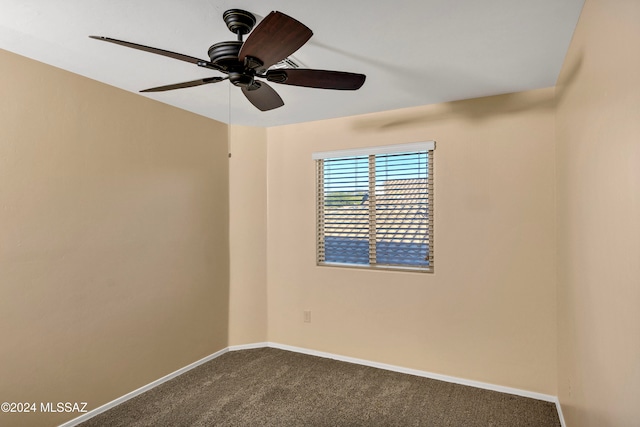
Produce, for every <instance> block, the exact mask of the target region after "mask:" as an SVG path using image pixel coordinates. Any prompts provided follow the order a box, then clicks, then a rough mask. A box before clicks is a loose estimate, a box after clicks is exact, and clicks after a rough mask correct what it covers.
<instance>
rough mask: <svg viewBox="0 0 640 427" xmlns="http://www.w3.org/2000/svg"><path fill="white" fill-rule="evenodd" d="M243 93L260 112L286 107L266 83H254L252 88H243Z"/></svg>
mask: <svg viewBox="0 0 640 427" xmlns="http://www.w3.org/2000/svg"><path fill="white" fill-rule="evenodd" d="M242 93H244V96H246V97H247V99H248V100H249V102H251V103H252V104H253V105H254V106H255V107H256V108H257V109H258V110H260V111H269V110H273V109H274V108H278V107H282V106H283V105H284V101H282V98H280V95H278V93H277V92H276V91H275V90H273V88H272V87H271V86H269V85H268V84H266V83H264V82H258V81H254V82H253V84H252V85H251V86H243V87H242Z"/></svg>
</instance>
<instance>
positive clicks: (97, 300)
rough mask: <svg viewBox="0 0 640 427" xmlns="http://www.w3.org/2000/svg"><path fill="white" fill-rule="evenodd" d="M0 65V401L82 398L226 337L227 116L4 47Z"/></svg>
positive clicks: (39, 417)
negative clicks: (196, 110) (216, 117)
mask: <svg viewBox="0 0 640 427" xmlns="http://www.w3.org/2000/svg"><path fill="white" fill-rule="evenodd" d="M0 69H2V75H1V77H0V94H1V96H0V233H1V239H0V294H1V297H0V337H2V338H1V341H0V397H1V399H0V400H1V401H9V402H11V401H15V402H18V401H20V402H24V401H28V402H58V401H70V402H88V404H89V405H88V408H89V409H94V408H96V407H97V406H99V405H101V404H104V403H106V402H108V401H110V400H111V399H114V398H117V397H120V396H122V395H124V394H126V393H128V392H130V391H132V390H134V389H136V388H138V387H140V386H142V385H145V384H147V383H149V382H151V381H153V380H156V379H158V378H160V377H162V376H163V375H166V374H168V373H170V372H172V371H174V370H176V369H178V368H181V367H183V366H185V365H188V364H189V363H191V362H194V361H196V360H198V359H200V358H202V357H204V356H207V355H209V354H211V353H213V352H215V351H217V350H219V349H222V348H224V347H226V345H227V333H228V298H229V296H228V292H229V290H228V226H227V224H228V163H227V162H228V159H227V127H226V125H224V124H221V123H217V122H215V121H212V120H210V119H206V118H203V117H200V116H196V115H193V114H191V113H187V112H184V111H181V110H177V109H175V108H172V107H169V106H167V105H164V104H160V103H157V102H153V101H151V100H147V99H144V98H143V97H140V96H137V95H134V94H130V93H127V92H124V91H121V90H118V89H115V88H113V87H109V86H106V85H103V84H100V83H97V82H95V81H91V80H88V79H85V78H82V77H79V76H76V75H73V74H71V73H68V72H65V71H62V70H59V69H55V68H52V67H50V66H46V65H43V64H40V63H37V62H34V61H31V60H28V59H25V58H22V57H19V56H16V55H14V54H11V53H8V52H5V51H0ZM77 415H78V414H66V415H65V414H60V415H52V414H24V415H16V414H0V425H3V426H8V425H53V424H57V423H60V422H62V421H65V420H66V419H70V418H74V417H75V416H77Z"/></svg>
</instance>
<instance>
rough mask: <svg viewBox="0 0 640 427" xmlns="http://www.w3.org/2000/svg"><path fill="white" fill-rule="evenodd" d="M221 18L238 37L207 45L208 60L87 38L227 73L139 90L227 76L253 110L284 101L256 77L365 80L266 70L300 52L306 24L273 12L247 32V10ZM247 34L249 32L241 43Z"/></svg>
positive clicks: (313, 83)
mask: <svg viewBox="0 0 640 427" xmlns="http://www.w3.org/2000/svg"><path fill="white" fill-rule="evenodd" d="M222 18H223V19H224V22H225V23H226V24H227V28H229V31H231V32H232V33H235V34H236V35H237V41H224V42H219V43H216V44H214V45H213V46H211V47H210V48H209V51H208V56H209V60H208V61H206V60H202V59H199V58H194V57H192V56H188V55H183V54H181V53H176V52H171V51H168V50H164V49H158V48H155V47H149V46H144V45H141V44H137V43H131V42H127V41H124V40H116V39H112V38H109V37H102V36H89V37H91V38H93V39H96V40H102V41H105V42H109V43H115V44H119V45H122V46H126V47H130V48H133V49H138V50H143V51H146V52H151V53H155V54H158V55H163V56H167V57H169V58H174V59H178V60H181V61H185V62H190V63H192V64H196V65H197V66H199V67H204V68H208V69H212V70H216V71H219V72H221V73H224V74H226V77H206V78H203V79H199V80H193V81H189V82H183V83H176V84H171V85H166V86H159V87H154V88H151V89H145V90H141V91H140V92H161V91H166V90H173V89H182V88H186V87H193V86H200V85H205V84H209V83H218V82H221V81H223V80H227V79H228V80H229V81H230V82H231V83H232V84H233V85H235V86H238V87H240V88H241V89H242V93H243V94H244V95H245V96H246V97H247V99H248V100H249V102H251V103H252V104H253V105H254V106H255V107H256V108H258V109H259V110H261V111H268V110H272V109H274V108H278V107H282V106H283V105H284V102H283V101H282V98H280V95H278V93H277V92H276V91H275V90H273V88H272V87H271V86H269V85H268V84H267V83H266V82H265V81H261V80H258V79H264V80H267V81H269V82H273V83H280V84H285V85H292V86H303V87H312V88H319V89H337V90H357V89H359V88H360V87H361V86H362V85H363V84H364V81H365V78H366V76H365V75H364V74H356V73H348V72H344V71H327V70H312V69H302V68H279V69H269V67H271V66H273V65H274V64H276V63H278V62H280V61H282V60H284V59H285V58H287V57H288V56H289V55H291V54H292V53H294V52H295V51H296V50H298V49H299V48H300V47H301V46H302V45H304V44H305V43H306V42H307V41H308V40H309V39H310V38H311V36H312V35H313V32H312V31H311V30H310V29H309V28H307V26H305V25H304V24H302V23H300V22H298V21H297V20H295V19H293V18H291V17H290V16H287V15H285V14H284V13H281V12H271V13H270V14H269V15H267V17H265V18H264V19H263V20H262V21H261V22H260V23H259V24H258V26H257V27H256V28H255V29H254V30H253V32H251V30H252V29H253V26H254V25H255V23H256V18H255V17H254V16H253V15H252V14H251V13H249V12H247V11H244V10H240V9H230V10H227V11H226V12H224V14H223V15H222ZM249 33H251V34H249ZM245 34H249V36H247V40H245V41H243V40H242V38H243V36H244V35H245Z"/></svg>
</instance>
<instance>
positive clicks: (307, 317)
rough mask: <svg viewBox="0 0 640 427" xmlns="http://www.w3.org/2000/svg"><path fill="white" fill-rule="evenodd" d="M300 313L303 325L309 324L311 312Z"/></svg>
mask: <svg viewBox="0 0 640 427" xmlns="http://www.w3.org/2000/svg"><path fill="white" fill-rule="evenodd" d="M302 313H303V314H304V323H311V310H305V311H303V312H302Z"/></svg>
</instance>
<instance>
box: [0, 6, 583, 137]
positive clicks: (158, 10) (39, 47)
mask: <svg viewBox="0 0 640 427" xmlns="http://www.w3.org/2000/svg"><path fill="white" fill-rule="evenodd" d="M583 3H584V0H484V1H480V0H414V1H411V0H395V1H380V0H374V1H370V2H364V1H350V0H323V1H315V2H308V1H306V2H305V1H296V0H271V1H264V0H220V1H214V0H189V1H179V0H100V1H97V0H56V1H52V0H0V48H2V49H5V50H8V51H12V52H15V53H18V54H20V55H24V56H27V57H30V58H33V59H36V60H38V61H41V62H44V63H47V64H51V65H53V66H56V67H59V68H63V69H65V70H69V71H71V72H74V73H77V74H80V75H83V76H87V77H89V78H92V79H95V80H98V81H101V82H104V83H107V84H109V85H113V86H116V87H119V88H122V89H125V90H128V91H132V92H137V91H138V90H141V89H146V88H149V87H154V86H161V85H165V84H171V83H179V82H184V81H189V80H195V79H198V78H202V77H208V76H213V75H219V74H218V73H217V72H215V71H211V70H205V69H202V68H199V67H197V66H195V65H192V64H189V63H186V62H182V61H177V60H173V59H170V58H165V57H162V56H158V55H154V54H150V53H147V52H141V51H137V50H133V49H129V48H126V47H122V46H117V45H113V44H110V43H104V42H101V41H97V40H93V39H89V38H88V37H87V36H89V35H100V36H108V37H112V38H117V39H123V40H127V41H131V42H135V43H140V44H145V45H148V46H153V47H158V48H162V49H167V50H171V51H175V52H179V53H183V54H186V55H190V56H195V57H198V58H202V59H208V57H207V49H208V48H209V46H210V45H212V44H213V43H215V42H219V41H223V40H235V35H234V34H232V33H231V32H229V30H228V29H227V28H226V25H225V23H224V22H223V20H222V13H223V12H224V11H225V10H227V9H230V8H239V9H245V10H248V11H250V12H252V13H254V14H255V15H256V17H257V18H258V19H261V18H263V17H264V16H266V15H267V14H268V13H269V12H270V11H272V10H278V11H280V12H283V13H285V14H287V15H290V16H292V17H294V18H296V19H297V20H299V21H301V22H302V23H304V24H305V25H307V26H308V27H309V28H311V30H313V32H314V35H313V37H312V38H311V40H310V41H309V42H308V43H307V44H306V45H304V46H303V47H302V48H301V49H299V50H298V51H297V52H296V53H295V54H294V55H293V56H294V57H295V58H296V59H297V60H298V61H300V62H302V63H303V64H304V66H305V67H307V68H319V69H326V70H340V71H351V72H357V73H363V74H366V75H367V81H366V82H365V84H364V86H363V87H362V88H361V89H360V90H358V91H331V90H320V89H309V88H301V87H294V86H285V85H278V84H275V83H274V84H271V85H272V87H273V88H274V89H276V90H277V91H278V93H279V94H280V96H281V97H282V99H283V100H284V102H285V106H284V107H281V108H278V109H276V110H272V111H268V112H261V111H259V110H257V109H255V108H254V107H253V106H252V105H251V104H250V103H249V102H248V101H247V100H246V99H245V98H244V97H243V95H242V93H241V92H240V89H239V88H236V87H233V86H231V85H230V84H229V83H228V82H226V81H225V82H222V83H217V84H211V85H205V86H200V87H194V88H187V89H181V90H174V91H169V92H160V93H151V94H144V95H140V96H147V97H149V98H151V99H155V100H158V101H161V102H164V103H167V104H171V105H174V106H176V107H179V108H183V109H185V110H189V111H193V112H195V113H198V114H201V115H204V116H207V117H211V118H213V119H216V120H220V121H223V122H226V123H229V122H230V123H233V124H243V125H253V126H275V125H282V124H289V123H298V122H305V121H311V120H319V119H325V118H332V117H339V116H347V115H355V114H362V113H369V112H375V111H383V110H392V109H397V108H402V107H410V106H417V105H425V104H434V103H440V102H448V101H454V100H460V99H467V98H475V97H480V96H488V95H497V94H502V93H511V92H518V91H523V90H529V89H537V88H543V87H549V86H553V85H554V84H555V82H556V79H557V77H558V73H559V72H560V67H561V65H562V61H563V59H564V56H565V53H566V51H567V48H568V45H569V42H570V39H571V36H572V34H573V30H574V28H575V25H576V23H577V20H578V16H579V14H580V10H581V8H582V5H583ZM45 77H46V76H43V78H45Z"/></svg>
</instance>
